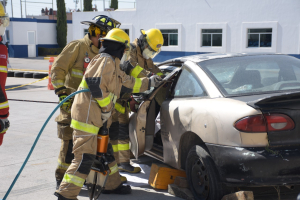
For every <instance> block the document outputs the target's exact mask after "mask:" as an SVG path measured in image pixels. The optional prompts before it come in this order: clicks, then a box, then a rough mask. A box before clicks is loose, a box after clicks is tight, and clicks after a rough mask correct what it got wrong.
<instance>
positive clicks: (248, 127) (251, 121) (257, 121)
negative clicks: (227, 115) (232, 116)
mask: <svg viewBox="0 0 300 200" xmlns="http://www.w3.org/2000/svg"><path fill="white" fill-rule="evenodd" d="M234 127H235V128H236V129H237V130H239V131H242V132H251V133H261V132H267V126H266V121H265V118H264V116H263V115H254V116H249V117H245V118H242V119H240V120H239V121H237V122H236V123H235V125H234Z"/></svg>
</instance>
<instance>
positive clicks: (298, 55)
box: [288, 54, 300, 59]
mask: <svg viewBox="0 0 300 200" xmlns="http://www.w3.org/2000/svg"><path fill="white" fill-rule="evenodd" d="M288 55H290V56H294V57H295V58H298V59H300V54H288Z"/></svg>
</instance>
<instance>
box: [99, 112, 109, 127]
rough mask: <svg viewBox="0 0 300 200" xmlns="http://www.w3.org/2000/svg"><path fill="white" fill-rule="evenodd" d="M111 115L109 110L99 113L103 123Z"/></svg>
mask: <svg viewBox="0 0 300 200" xmlns="http://www.w3.org/2000/svg"><path fill="white" fill-rule="evenodd" d="M110 116H111V111H109V112H102V113H101V118H102V123H103V124H104V123H105V122H106V121H107V120H108V119H109V118H110Z"/></svg>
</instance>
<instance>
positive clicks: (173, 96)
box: [168, 64, 209, 99]
mask: <svg viewBox="0 0 300 200" xmlns="http://www.w3.org/2000/svg"><path fill="white" fill-rule="evenodd" d="M183 70H187V71H188V72H189V73H191V75H192V76H193V77H194V78H195V80H196V81H197V83H198V85H199V86H200V87H201V89H202V90H203V94H204V95H203V96H190V95H188V96H175V88H176V86H177V84H178V80H179V78H180V76H181V74H182V72H183ZM182 98H188V99H190V98H209V95H208V93H207V91H206V88H205V87H204V86H203V84H202V81H201V80H200V79H199V77H198V76H196V75H195V73H194V71H193V70H192V69H191V68H189V67H188V66H187V65H186V64H183V65H182V69H181V71H180V73H179V74H178V77H176V81H175V85H174V86H172V87H171V95H170V96H169V98H168V99H182Z"/></svg>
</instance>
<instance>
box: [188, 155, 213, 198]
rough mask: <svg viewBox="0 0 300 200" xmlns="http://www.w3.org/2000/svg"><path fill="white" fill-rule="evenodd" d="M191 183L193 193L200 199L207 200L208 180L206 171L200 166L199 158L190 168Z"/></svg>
mask: <svg viewBox="0 0 300 200" xmlns="http://www.w3.org/2000/svg"><path fill="white" fill-rule="evenodd" d="M191 175H192V183H193V188H194V190H195V192H196V193H197V194H198V197H200V198H201V199H207V197H208V194H209V179H208V177H209V176H208V171H207V169H206V168H205V167H204V165H203V164H202V162H201V161H200V159H199V158H197V160H196V161H195V162H194V164H193V166H192V174H191Z"/></svg>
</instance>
